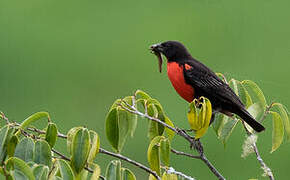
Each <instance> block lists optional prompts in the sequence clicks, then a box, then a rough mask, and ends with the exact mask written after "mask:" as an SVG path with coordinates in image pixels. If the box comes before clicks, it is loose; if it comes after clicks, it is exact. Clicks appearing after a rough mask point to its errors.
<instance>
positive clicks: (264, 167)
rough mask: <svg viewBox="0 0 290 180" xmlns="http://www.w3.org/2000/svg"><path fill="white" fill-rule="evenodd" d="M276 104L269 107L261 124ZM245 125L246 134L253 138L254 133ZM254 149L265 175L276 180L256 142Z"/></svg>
mask: <svg viewBox="0 0 290 180" xmlns="http://www.w3.org/2000/svg"><path fill="white" fill-rule="evenodd" d="M273 105H274V103H273V102H272V103H271V104H270V105H269V106H267V107H266V109H265V112H264V114H263V116H262V117H261V120H260V122H263V121H264V120H265V118H266V116H267V114H268V113H269V111H270V109H271V108H272V107H273ZM242 123H243V126H244V128H245V130H246V133H247V135H248V136H251V135H252V133H251V132H250V131H249V130H248V129H247V127H246V125H245V122H244V121H242ZM251 145H252V148H253V150H254V152H255V154H256V157H257V160H258V161H259V163H260V165H261V168H262V169H263V170H264V175H265V176H268V177H269V179H270V180H274V179H275V178H274V175H273V173H272V170H271V169H270V168H269V167H268V166H267V165H266V163H265V162H264V160H263V159H262V157H261V155H260V153H259V150H258V147H257V144H256V142H253V143H252V144H251Z"/></svg>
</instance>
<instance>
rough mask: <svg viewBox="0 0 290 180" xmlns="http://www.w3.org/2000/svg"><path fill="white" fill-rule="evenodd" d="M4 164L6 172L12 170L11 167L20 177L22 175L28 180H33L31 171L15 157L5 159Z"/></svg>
mask: <svg viewBox="0 0 290 180" xmlns="http://www.w3.org/2000/svg"><path fill="white" fill-rule="evenodd" d="M5 164H7V169H8V170H12V166H13V167H14V170H17V171H18V172H21V173H20V174H21V176H20V177H23V175H24V177H25V178H27V179H29V180H35V177H34V175H33V172H32V169H31V168H30V167H29V166H28V165H27V164H26V163H25V162H24V161H23V160H21V159H19V158H17V157H11V158H9V159H7V161H6V163H5ZM14 172H15V171H14ZM18 175H19V174H18Z"/></svg>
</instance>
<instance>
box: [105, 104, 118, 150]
mask: <svg viewBox="0 0 290 180" xmlns="http://www.w3.org/2000/svg"><path fill="white" fill-rule="evenodd" d="M106 135H107V139H108V141H109V142H110V144H111V145H112V147H113V148H114V149H115V150H117V149H118V143H119V124H118V114H117V108H113V109H111V110H110V111H109V113H108V114H107V118H106Z"/></svg>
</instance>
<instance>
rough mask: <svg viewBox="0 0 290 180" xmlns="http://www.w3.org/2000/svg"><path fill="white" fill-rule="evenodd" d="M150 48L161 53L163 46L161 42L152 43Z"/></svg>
mask: <svg viewBox="0 0 290 180" xmlns="http://www.w3.org/2000/svg"><path fill="white" fill-rule="evenodd" d="M150 50H151V51H158V52H160V53H162V51H163V47H162V45H161V43H158V44H153V45H151V46H150Z"/></svg>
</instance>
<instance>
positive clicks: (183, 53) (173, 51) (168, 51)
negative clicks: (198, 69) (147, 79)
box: [150, 41, 191, 72]
mask: <svg viewBox="0 0 290 180" xmlns="http://www.w3.org/2000/svg"><path fill="white" fill-rule="evenodd" d="M150 50H151V51H152V52H153V53H154V54H155V55H156V56H157V57H158V60H159V71H160V72H161V65H162V57H161V54H163V55H164V56H165V57H166V58H167V61H168V62H182V61H184V60H185V59H188V58H191V55H190V54H189V52H188V51H187V49H186V48H185V46H184V45H183V44H181V43H180V42H178V41H166V42H162V43H158V44H153V45H152V46H150Z"/></svg>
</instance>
